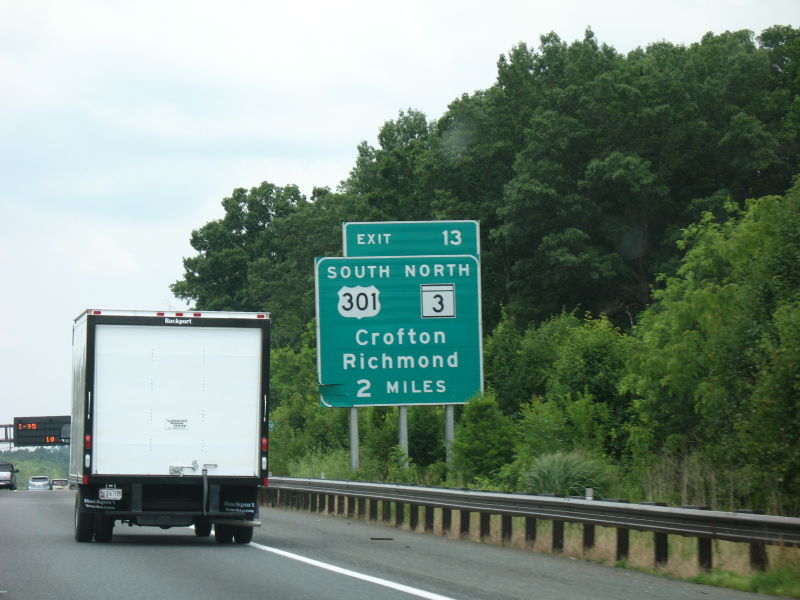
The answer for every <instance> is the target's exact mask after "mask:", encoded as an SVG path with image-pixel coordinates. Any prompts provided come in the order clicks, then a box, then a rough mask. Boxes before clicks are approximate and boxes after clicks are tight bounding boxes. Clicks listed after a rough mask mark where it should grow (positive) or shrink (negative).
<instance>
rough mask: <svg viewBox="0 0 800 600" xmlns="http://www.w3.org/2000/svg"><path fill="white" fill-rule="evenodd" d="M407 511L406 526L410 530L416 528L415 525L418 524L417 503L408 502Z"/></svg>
mask: <svg viewBox="0 0 800 600" xmlns="http://www.w3.org/2000/svg"><path fill="white" fill-rule="evenodd" d="M408 507H409V509H410V510H409V513H408V527H409V528H410V529H411V531H416V530H417V525H419V504H409V505H408Z"/></svg>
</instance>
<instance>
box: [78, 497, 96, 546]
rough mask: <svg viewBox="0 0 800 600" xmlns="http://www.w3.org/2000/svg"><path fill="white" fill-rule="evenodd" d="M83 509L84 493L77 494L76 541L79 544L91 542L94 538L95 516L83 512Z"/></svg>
mask: <svg viewBox="0 0 800 600" xmlns="http://www.w3.org/2000/svg"><path fill="white" fill-rule="evenodd" d="M82 508H83V491H82V490H78V492H77V493H76V494H75V539H76V540H77V541H79V542H91V541H92V537H93V536H94V515H93V514H92V513H90V512H86V511H83V510H81V509H82Z"/></svg>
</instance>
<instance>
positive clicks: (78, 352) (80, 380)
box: [69, 317, 87, 484]
mask: <svg viewBox="0 0 800 600" xmlns="http://www.w3.org/2000/svg"><path fill="white" fill-rule="evenodd" d="M86 328H87V324H86V318H85V317H83V318H81V319H78V320H77V321H76V322H75V326H74V328H73V330H72V425H71V433H70V445H69V477H70V482H71V483H73V484H76V483H80V482H81V476H82V473H83V436H84V420H85V399H86V385H87V384H86Z"/></svg>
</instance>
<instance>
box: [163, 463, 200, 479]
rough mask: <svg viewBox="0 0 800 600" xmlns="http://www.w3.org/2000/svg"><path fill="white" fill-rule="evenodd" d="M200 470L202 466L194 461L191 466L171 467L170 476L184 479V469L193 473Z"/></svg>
mask: <svg viewBox="0 0 800 600" xmlns="http://www.w3.org/2000/svg"><path fill="white" fill-rule="evenodd" d="M199 468H200V465H199V464H198V463H197V461H196V460H193V461H192V464H191V465H188V466H184V465H170V467H169V474H170V475H178V476H180V477H183V471H184V469H191V470H192V471H197V469H199Z"/></svg>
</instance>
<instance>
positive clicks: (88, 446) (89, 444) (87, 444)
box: [83, 434, 92, 450]
mask: <svg viewBox="0 0 800 600" xmlns="http://www.w3.org/2000/svg"><path fill="white" fill-rule="evenodd" d="M83 447H84V448H86V449H87V450H91V449H92V436H91V435H89V434H86V436H85V437H84V438H83Z"/></svg>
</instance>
